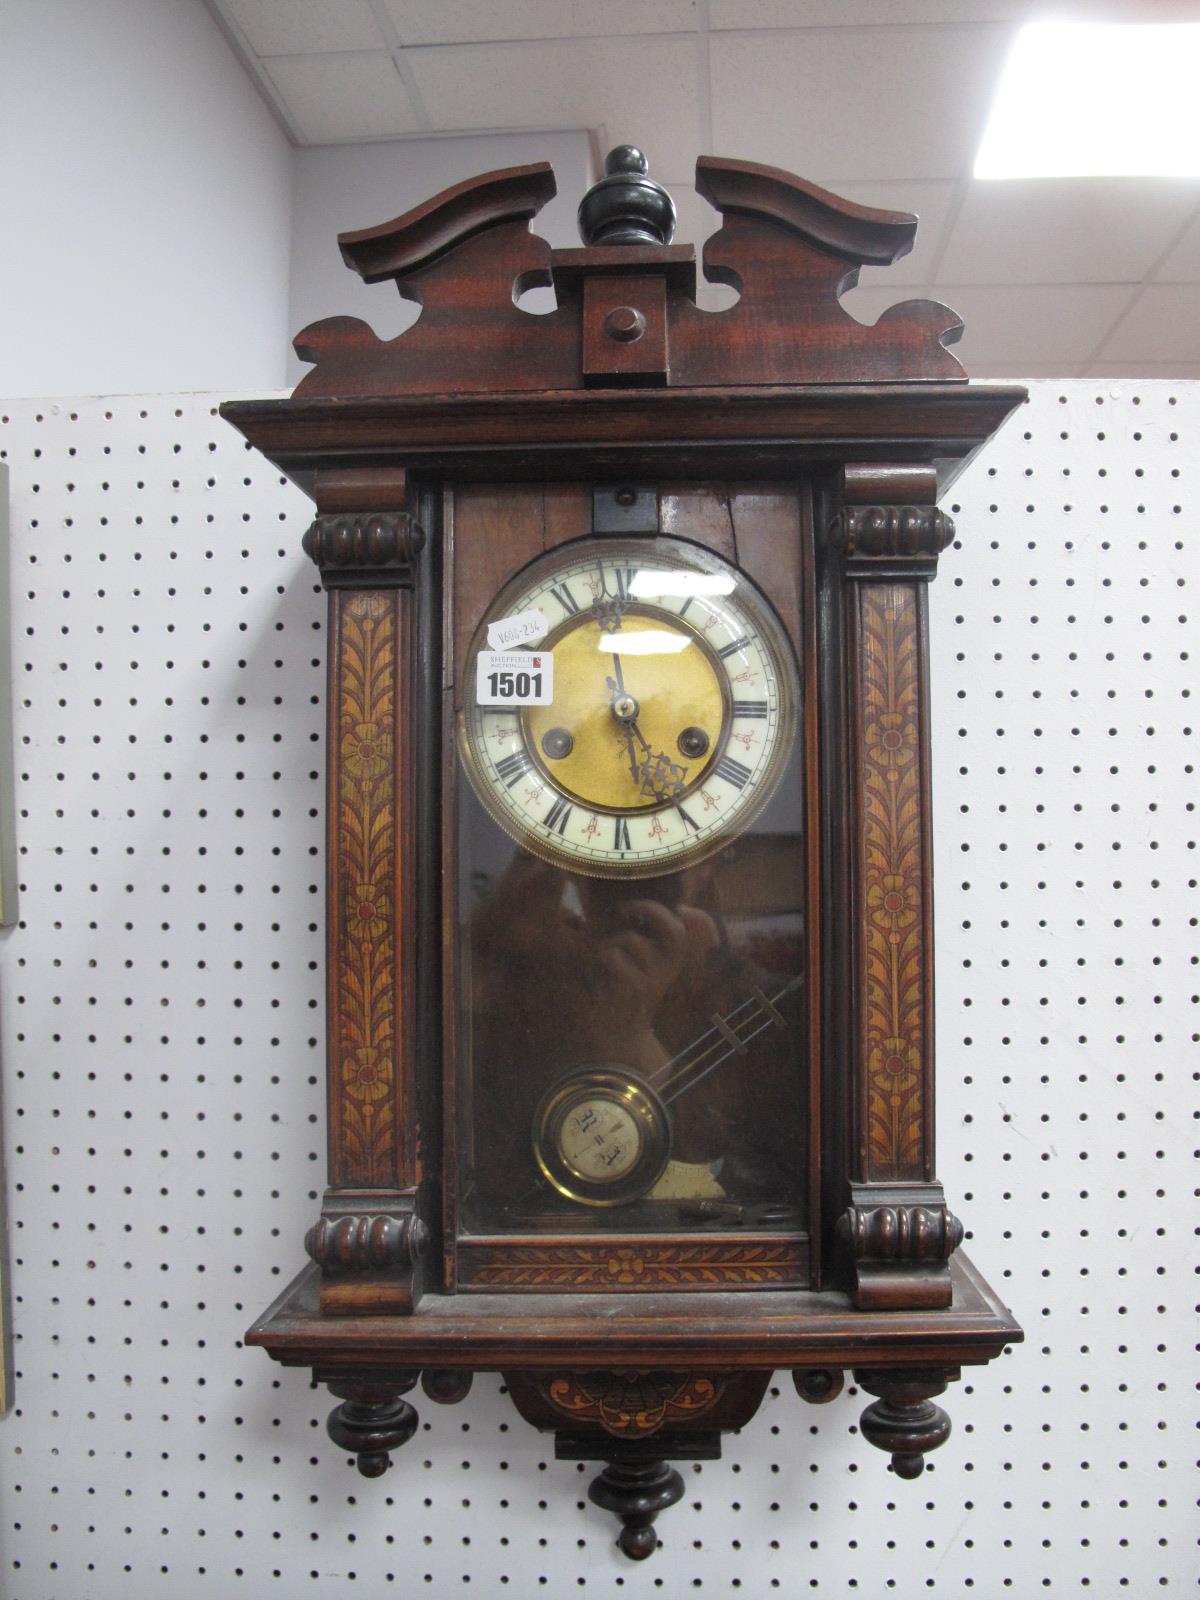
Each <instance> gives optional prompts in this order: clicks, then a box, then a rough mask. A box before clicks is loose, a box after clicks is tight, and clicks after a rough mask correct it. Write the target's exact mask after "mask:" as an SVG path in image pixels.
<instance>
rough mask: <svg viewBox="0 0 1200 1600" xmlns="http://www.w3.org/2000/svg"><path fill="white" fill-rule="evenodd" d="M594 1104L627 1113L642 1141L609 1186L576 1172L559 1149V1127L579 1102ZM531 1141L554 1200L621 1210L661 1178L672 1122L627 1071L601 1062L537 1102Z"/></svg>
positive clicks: (653, 1096)
mask: <svg viewBox="0 0 1200 1600" xmlns="http://www.w3.org/2000/svg"><path fill="white" fill-rule="evenodd" d="M596 1099H607V1100H610V1101H611V1102H612V1103H613V1104H614V1105H620V1106H621V1107H622V1109H624V1110H625V1111H627V1112H629V1113H630V1114H631V1115H632V1116H633V1118H634V1120H635V1121H636V1123H637V1125H638V1131H639V1133H640V1134H641V1137H642V1143H641V1148H640V1149H639V1151H638V1156H637V1160H636V1161H635V1162H634V1165H633V1166H632V1167H631V1168H630V1169H629V1171H628V1172H625V1173H623V1174H622V1175H621V1176H620V1177H619V1178H614V1179H612V1180H611V1181H610V1182H602V1181H598V1180H596V1179H594V1178H588V1177H586V1176H585V1175H584V1174H583V1173H581V1172H579V1171H577V1170H576V1168H574V1167H573V1166H572V1165H571V1163H570V1162H569V1161H568V1160H567V1158H566V1157H565V1156H564V1155H563V1153H562V1150H561V1149H560V1147H559V1134H560V1133H561V1130H562V1125H563V1122H564V1121H565V1120H566V1118H567V1116H568V1115H569V1114H570V1112H571V1111H572V1109H573V1108H574V1107H575V1106H577V1105H578V1104H579V1103H580V1101H582V1100H596ZM532 1139H533V1155H534V1159H535V1161H536V1162H537V1164H538V1170H539V1171H540V1172H541V1174H542V1176H543V1177H544V1178H545V1179H546V1181H547V1182H548V1183H549V1184H551V1185H552V1186H553V1187H554V1188H555V1189H557V1190H558V1192H559V1194H561V1195H564V1196H565V1197H566V1199H568V1200H574V1201H576V1202H578V1204H580V1205H585V1206H620V1205H625V1204H627V1203H628V1202H629V1201H631V1200H640V1199H641V1198H642V1197H643V1196H644V1195H646V1194H647V1193H648V1192H649V1191H650V1190H651V1189H652V1188H653V1187H654V1185H655V1184H656V1183H657V1182H658V1180H659V1178H661V1177H662V1174H663V1172H664V1170H665V1168H666V1165H667V1162H668V1161H669V1160H670V1159H671V1117H670V1113H669V1112H668V1110H667V1108H666V1106H665V1105H664V1104H663V1102H662V1100H661V1099H660V1098H659V1096H658V1094H657V1093H656V1092H655V1090H654V1089H652V1088H651V1086H650V1085H649V1084H648V1083H647V1082H646V1080H645V1079H644V1078H640V1077H638V1075H637V1074H636V1073H635V1072H631V1071H630V1070H629V1068H628V1067H623V1066H620V1065H619V1064H617V1063H609V1062H603V1063H598V1064H597V1065H596V1066H594V1067H582V1068H580V1069H579V1071H577V1072H572V1073H570V1074H569V1075H568V1076H567V1077H565V1078H563V1079H561V1080H560V1081H559V1082H558V1083H556V1084H555V1085H554V1086H553V1087H552V1088H551V1089H549V1090H548V1091H547V1093H546V1094H544V1095H543V1096H542V1099H541V1102H540V1103H539V1105H538V1108H537V1110H536V1111H535V1112H534V1116H533V1128H532Z"/></svg>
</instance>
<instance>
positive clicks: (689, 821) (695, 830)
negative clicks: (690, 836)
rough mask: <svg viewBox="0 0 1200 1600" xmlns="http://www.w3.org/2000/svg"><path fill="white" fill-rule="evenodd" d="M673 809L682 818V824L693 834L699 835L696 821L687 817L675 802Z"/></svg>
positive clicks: (698, 825)
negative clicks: (685, 824) (684, 823)
mask: <svg viewBox="0 0 1200 1600" xmlns="http://www.w3.org/2000/svg"><path fill="white" fill-rule="evenodd" d="M675 809H676V811H678V813H679V815H680V816H681V817H682V818H683V820H684V822H686V823H687V825H688V827H689V828H690V829H691V830H692V832H693V833H699V832H700V824H699V823H698V822H697V821H696V819H695V818H694V817H689V816H688V814H687V812H686V811H685V810H684V809H683V807H682V806H681V805H679V804H678V802H676V805H675Z"/></svg>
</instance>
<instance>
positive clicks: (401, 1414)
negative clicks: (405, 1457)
mask: <svg viewBox="0 0 1200 1600" xmlns="http://www.w3.org/2000/svg"><path fill="white" fill-rule="evenodd" d="M416 1381H417V1375H416V1373H415V1372H414V1373H413V1374H412V1375H411V1377H410V1378H409V1377H406V1378H405V1379H401V1380H398V1381H393V1382H392V1383H390V1384H388V1385H387V1386H386V1387H385V1386H383V1385H382V1384H370V1383H331V1384H330V1385H329V1392H330V1393H331V1394H335V1395H337V1396H338V1397H339V1398H340V1400H341V1402H342V1403H341V1405H338V1406H334V1408H333V1410H332V1411H331V1412H330V1413H329V1417H328V1419H327V1420H326V1423H325V1428H326V1431H327V1432H328V1434H329V1437H330V1438H331V1439H332V1440H333V1442H334V1444H337V1445H340V1446H341V1447H342V1449H343V1450H349V1451H350V1452H351V1453H352V1454H353V1455H355V1456H356V1457H357V1458H358V1470H359V1472H361V1473H362V1475H363V1477H364V1478H380V1477H382V1476H383V1474H384V1473H385V1472H386V1471H387V1469H388V1468H389V1467H390V1466H391V1464H392V1458H391V1454H390V1452H391V1451H393V1450H398V1449H399V1448H400V1446H401V1445H402V1444H407V1443H408V1441H409V1440H410V1439H411V1438H412V1436H413V1434H414V1433H415V1432H416V1431H417V1413H416V1411H415V1410H414V1408H413V1407H412V1406H410V1405H409V1403H408V1401H407V1400H402V1399H401V1398H400V1395H401V1394H402V1393H404V1392H405V1391H406V1390H408V1389H411V1388H412V1386H413V1384H414V1383H415V1382H416Z"/></svg>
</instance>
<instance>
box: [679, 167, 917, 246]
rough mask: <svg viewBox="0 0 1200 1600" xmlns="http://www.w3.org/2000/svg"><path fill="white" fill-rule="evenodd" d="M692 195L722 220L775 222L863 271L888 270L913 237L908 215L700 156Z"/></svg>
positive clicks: (783, 175)
mask: <svg viewBox="0 0 1200 1600" xmlns="http://www.w3.org/2000/svg"><path fill="white" fill-rule="evenodd" d="M696 192H697V194H701V195H703V196H704V198H705V199H706V200H707V201H708V202H709V203H710V204H711V205H713V206H715V207H716V209H717V210H718V211H720V212H721V213H722V214H723V215H730V214H736V215H741V216H749V217H757V218H759V219H761V220H762V221H764V222H775V223H778V224H779V225H780V227H784V228H787V229H789V230H790V231H791V232H792V233H796V234H799V235H800V237H801V238H802V239H805V240H807V241H808V243H809V244H815V245H818V246H819V247H820V248H821V249H823V250H833V251H836V252H837V254H838V255H842V256H845V257H846V258H847V260H849V261H854V262H857V263H858V264H859V265H861V266H868V265H869V266H880V267H882V266H887V265H889V264H890V263H891V262H893V261H898V260H899V259H900V257H901V256H906V255H907V254H908V252H909V251H910V250H911V249H912V247H913V240H914V239H915V238H916V234H917V218H916V217H915V216H913V215H912V213H911V212H908V211H881V210H878V209H877V208H876V207H874V206H860V205H855V204H854V202H853V201H851V200H843V199H842V198H841V196H840V195H836V194H831V193H830V192H829V190H827V189H821V188H818V187H817V185H816V184H815V183H808V182H806V181H805V179H803V178H797V177H795V176H794V175H793V174H792V173H790V172H784V171H782V170H781V169H780V168H779V167H764V166H760V165H758V164H757V163H756V162H753V161H726V160H723V159H722V158H721V157H719V156H701V157H700V159H699V160H698V161H697V162H696Z"/></svg>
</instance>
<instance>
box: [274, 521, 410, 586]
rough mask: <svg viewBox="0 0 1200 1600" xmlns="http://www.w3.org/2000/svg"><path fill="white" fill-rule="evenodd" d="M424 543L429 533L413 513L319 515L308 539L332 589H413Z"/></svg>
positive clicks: (307, 545)
mask: <svg viewBox="0 0 1200 1600" xmlns="http://www.w3.org/2000/svg"><path fill="white" fill-rule="evenodd" d="M424 544H425V530H424V529H423V528H422V527H421V525H420V523H419V522H417V520H416V519H415V518H414V517H412V516H410V515H409V513H408V512H407V511H360V512H352V513H344V514H334V515H324V516H318V517H316V518H315V519H314V521H313V522H312V524H311V526H310V527H309V529H308V531H307V533H305V535H304V551H305V554H306V555H308V556H311V557H312V559H313V560H314V561H315V562H316V564H317V566H318V567H319V568H320V569H321V578H322V580H323V582H324V584H325V587H326V588H327V589H332V588H353V589H370V588H383V587H387V588H400V589H410V588H411V587H412V584H413V570H414V566H415V563H416V559H417V556H418V555H419V554H420V552H421V550H422V548H423V547H424Z"/></svg>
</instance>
